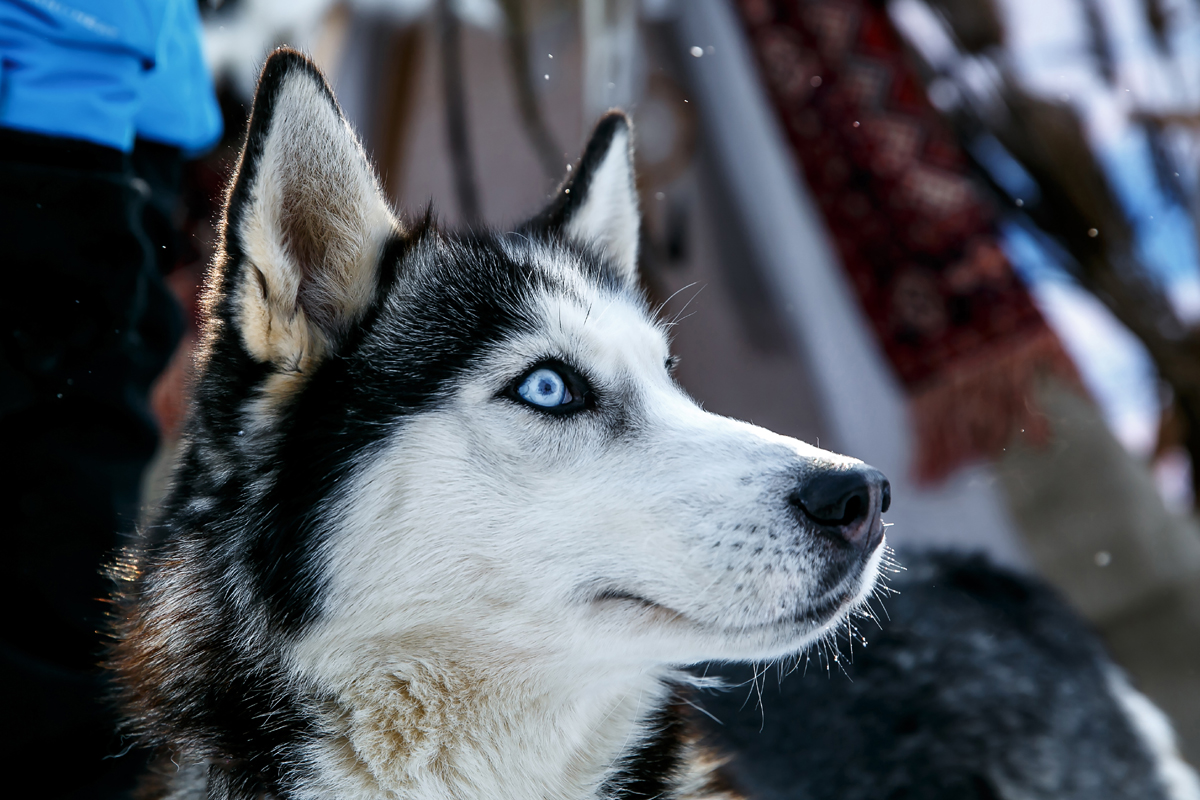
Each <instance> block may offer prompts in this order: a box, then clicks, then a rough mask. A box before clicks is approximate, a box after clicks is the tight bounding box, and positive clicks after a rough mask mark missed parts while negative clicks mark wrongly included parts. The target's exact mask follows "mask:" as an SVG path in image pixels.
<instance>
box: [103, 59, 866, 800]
mask: <svg viewBox="0 0 1200 800" xmlns="http://www.w3.org/2000/svg"><path fill="white" fill-rule="evenodd" d="M630 148H631V130H630V126H629V123H628V121H627V120H626V118H625V117H624V116H623V115H621V114H619V113H613V114H610V115H609V116H607V117H605V118H604V119H603V120H602V121H601V122H600V123H599V125H598V127H597V129H596V132H595V134H594V135H593V137H592V139H591V141H590V143H589V144H588V147H587V150H586V152H585V153H584V155H583V158H582V159H581V161H580V162H579V164H578V166H577V167H576V168H575V169H574V170H573V171H572V172H571V173H570V177H569V179H568V180H567V181H566V183H564V184H563V186H562V187H561V189H560V190H559V191H558V193H557V194H556V196H555V197H554V199H553V200H552V202H551V203H550V205H549V206H548V207H547V208H546V209H545V211H544V212H543V213H542V214H540V215H539V216H538V217H537V218H535V219H533V220H532V221H530V222H529V223H527V224H526V225H524V226H523V227H521V228H520V229H519V230H517V231H515V232H511V233H480V232H471V233H467V234H451V233H446V232H443V231H441V230H439V229H438V228H437V227H436V226H435V225H433V224H432V223H431V222H430V221H429V220H428V219H426V220H424V221H418V222H415V223H412V224H402V223H401V222H400V221H399V220H398V219H397V218H396V217H395V216H394V215H393V213H392V211H391V209H390V208H389V207H388V205H387V203H386V202H385V200H384V199H383V197H382V194H381V192H380V189H379V186H378V183H377V181H376V179H375V176H374V174H373V172H372V169H371V167H370V165H369V163H368V161H367V159H366V158H365V156H364V154H363V152H362V149H361V147H360V146H359V144H358V142H357V140H356V138H355V136H354V134H353V132H352V131H351V129H350V127H349V126H348V124H347V123H346V121H345V120H344V119H343V118H342V116H341V113H340V112H339V109H338V107H337V104H336V102H335V100H334V98H333V96H332V94H331V92H330V90H329V88H328V86H327V85H326V84H325V81H324V80H323V79H322V77H321V75H320V74H319V73H318V72H317V70H316V69H315V67H313V65H312V64H311V63H310V62H309V61H307V60H306V59H305V58H304V57H303V56H301V55H299V54H296V53H294V52H288V51H281V52H278V53H276V54H274V55H273V56H272V57H271V58H270V59H269V60H268V62H267V64H266V66H265V67H264V70H263V74H262V78H261V80H260V84H259V88H258V92H257V96H256V99H255V103H254V108H253V111H252V114H251V119H250V123H249V130H248V133H247V138H246V144H245V148H244V151H243V153H242V157H241V161H240V164H239V167H238V171H237V174H236V176H235V178H234V181H233V184H232V186H231V189H230V191H229V195H228V200H227V204H226V209H225V218H224V224H223V228H222V233H221V251H220V253H219V256H218V258H217V261H216V264H215V266H214V269H213V271H212V274H211V276H210V278H209V283H208V288H207V292H208V294H207V321H206V329H205V335H204V342H203V347H202V350H201V354H200V356H199V359H198V363H197V368H196V379H195V386H194V399H193V405H192V408H191V411H190V415H189V417H188V420H187V422H186V425H185V431H184V435H183V439H182V449H181V453H180V455H179V461H178V465H177V467H176V469H175V472H174V479H173V486H172V489H171V490H170V493H169V495H168V497H167V499H166V501H165V503H164V505H163V507H162V509H161V511H160V513H159V514H158V515H157V517H156V518H155V520H154V521H153V522H152V524H150V525H149V526H148V529H147V530H146V532H145V534H144V537H143V541H141V542H140V543H139V545H138V546H137V547H135V548H133V549H131V550H130V551H129V552H127V553H126V554H125V555H124V556H123V557H122V558H121V560H120V561H119V563H118V565H117V568H116V574H117V579H118V584H119V586H118V593H119V608H120V620H119V624H118V630H117V643H116V645H115V649H114V654H113V658H112V665H113V668H114V671H115V675H116V677H117V682H118V684H119V686H120V700H121V702H122V704H123V707H124V709H125V710H126V714H127V717H128V721H129V722H128V731H129V733H130V735H132V736H134V737H136V738H137V739H138V740H139V741H141V742H142V743H145V744H148V745H150V746H152V747H154V748H156V749H157V750H158V751H159V752H160V753H161V754H162V756H161V759H160V761H159V764H158V768H157V772H158V776H159V780H158V782H157V784H156V785H155V789H154V792H156V793H157V794H158V796H161V797H169V798H178V799H179V800H184V798H188V799H189V800H190V799H191V798H202V797H208V798H214V799H215V798H230V799H232V798H262V797H273V798H294V799H295V800H300V799H301V798H304V799H308V798H312V800H316V798H346V799H347V800H349V799H350V798H384V797H403V798H420V799H421V800H424V799H425V798H429V799H431V800H432V798H445V799H446V800H450V799H451V798H455V799H456V800H462V799H463V798H489V800H501V798H513V799H514V800H515V799H516V798H521V800H530V799H531V798H564V799H570V800H575V799H578V800H583V799H584V798H619V797H664V798H665V797H677V798H682V797H701V796H705V797H722V796H725V795H726V794H727V789H726V787H725V786H724V785H723V784H722V783H721V782H720V780H719V779H718V776H717V774H716V773H715V772H714V769H715V767H716V766H717V762H716V761H715V760H714V759H713V758H710V757H709V756H708V755H707V754H706V753H705V752H704V751H703V750H702V749H701V747H700V745H699V743H698V742H697V741H696V739H695V737H694V736H692V735H691V734H689V733H688V732H687V730H686V729H685V728H684V723H683V722H682V721H681V717H680V715H679V714H678V713H677V712H678V709H679V708H680V705H679V703H678V702H677V700H676V690H677V687H679V686H680V685H686V684H687V683H689V682H691V681H692V679H691V678H689V677H688V676H687V675H686V674H685V673H683V672H680V671H679V668H680V667H681V666H685V665H688V664H694V663H697V662H701V661H705V660H712V659H718V660H739V661H745V660H766V659H775V658H780V657H784V656H787V655H790V654H794V653H796V652H798V651H799V650H801V649H802V648H803V647H805V645H806V644H807V643H809V642H810V641H812V640H813V639H814V638H817V637H820V636H823V635H825V634H826V633H827V631H828V630H830V628H831V627H834V626H836V625H838V624H839V623H840V621H841V620H843V619H844V618H845V616H846V615H847V614H848V613H849V612H850V611H851V610H852V609H854V608H855V607H857V606H858V605H859V604H860V603H861V602H862V601H863V598H864V597H866V596H867V595H868V594H869V593H870V592H871V591H872V587H873V586H874V583H875V578H876V574H877V571H878V565H879V563H880V559H881V558H882V553H883V549H884V548H883V544H882V540H883V524H882V521H881V516H880V515H881V513H882V512H883V511H885V510H886V507H887V503H888V500H889V498H888V487H887V483H886V481H885V480H883V477H882V476H881V475H879V473H878V472H876V471H874V470H871V469H869V468H867V467H865V466H864V465H862V464H861V463H859V462H857V461H855V460H853V459H848V458H845V457H842V456H837V455H835V454H832V453H828V452H825V451H821V450H819V449H817V448H814V447H811V446H809V445H806V444H804V443H802V442H799V441H796V440H793V439H789V438H786V437H782V436H778V435H775V434H772V433H770V432H768V431H765V430H762V429H760V428H756V427H754V426H751V425H748V424H746V423H742V422H738V421H735V420H730V419H726V418H723V417H719V416H716V415H713V414H709V413H706V412H704V411H703V410H701V409H700V408H699V407H698V406H697V405H696V404H695V403H694V402H693V401H692V400H690V399H689V398H688V397H687V396H686V395H685V394H684V393H683V392H682V391H681V390H680V388H679V387H678V386H677V385H676V383H675V382H674V380H673V379H672V377H671V374H670V366H671V360H670V356H669V353H668V347H667V339H666V336H665V330H664V327H663V326H662V325H661V324H660V323H659V322H657V321H656V320H655V319H654V317H653V315H652V314H651V313H650V310H649V309H648V308H647V305H646V302H645V300H644V298H643V296H642V294H641V292H640V290H639V288H638V281H637V276H636V268H637V252H638V230H639V213H638V204H637V195H636V191H635V188H634V176H633V168H632V160H631V150H630Z"/></svg>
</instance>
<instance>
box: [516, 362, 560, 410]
mask: <svg viewBox="0 0 1200 800" xmlns="http://www.w3.org/2000/svg"><path fill="white" fill-rule="evenodd" d="M517 394H519V395H520V396H521V399H522V400H524V401H525V402H527V403H529V404H530V405H535V406H539V407H541V408H554V407H555V406H561V405H566V404H567V403H569V402H571V399H572V398H571V393H570V392H569V391H567V382H566V381H564V380H563V377H562V376H561V375H559V374H558V373H557V372H555V371H554V370H552V369H549V368H547V367H542V368H541V369H535V370H534V371H533V372H531V373H529V376H528V377H527V378H525V380H524V381H522V382H521V385H520V386H518V387H517Z"/></svg>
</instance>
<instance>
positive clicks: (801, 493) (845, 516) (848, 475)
mask: <svg viewBox="0 0 1200 800" xmlns="http://www.w3.org/2000/svg"><path fill="white" fill-rule="evenodd" d="M788 502H789V503H790V505H791V507H792V511H793V513H794V514H795V515H796V517H797V519H798V520H799V521H800V522H801V523H807V524H809V525H816V526H817V529H818V530H819V531H820V532H821V533H823V534H825V535H826V536H828V537H830V538H832V539H834V540H835V541H838V542H844V543H846V544H848V545H850V546H851V547H853V548H854V549H856V550H859V551H861V552H863V553H870V552H872V551H873V550H874V549H875V548H876V547H877V546H878V545H879V542H880V541H882V539H883V525H882V521H881V519H880V515H881V514H883V513H884V512H885V511H887V510H888V506H890V505H891V502H892V487H891V485H890V484H889V483H888V480H887V478H885V477H884V476H883V473H882V472H880V471H879V470H877V469H875V468H874V467H868V466H867V465H865V464H861V465H856V466H852V467H849V468H846V469H831V470H824V471H821V472H816V473H814V474H811V475H808V476H806V477H805V478H804V481H803V482H802V483H801V484H800V486H799V487H798V488H796V489H795V490H793V491H792V493H791V494H790V495H788Z"/></svg>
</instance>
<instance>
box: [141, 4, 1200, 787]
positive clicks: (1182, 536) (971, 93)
mask: <svg viewBox="0 0 1200 800" xmlns="http://www.w3.org/2000/svg"><path fill="white" fill-rule="evenodd" d="M200 8H201V14H202V20H203V26H204V50H205V56H206V58H207V60H208V62H209V65H210V67H211V68H212V70H213V73H214V76H215V79H216V82H217V86H218V94H219V97H220V100H221V110H222V114H223V116H224V121H225V134H224V138H223V139H222V141H221V143H220V145H219V146H218V147H217V148H216V149H215V150H214V151H212V152H211V153H210V154H209V155H207V156H205V157H204V158H202V159H200V160H198V161H193V162H191V163H190V164H189V165H188V166H187V168H186V174H185V181H184V191H183V193H182V196H181V197H182V199H181V203H180V205H179V207H178V208H177V209H176V210H175V212H174V214H175V217H176V220H177V221H178V224H179V227H180V229H181V230H183V231H184V232H185V241H184V242H183V243H182V246H181V247H180V248H179V253H180V255H179V257H178V259H177V263H176V264H174V267H173V270H172V271H171V272H170V273H169V275H168V277H167V281H168V284H169V285H170V288H171V290H172V291H173V292H174V294H175V295H176V296H177V297H178V298H179V300H180V301H181V302H182V303H183V305H184V307H185V308H186V309H188V310H189V312H190V323H189V326H188V331H187V333H186V334H185V336H184V340H183V345H182V346H181V347H180V349H179V350H178V351H177V352H176V354H175V356H174V358H173V360H172V362H171V366H170V367H169V369H168V370H167V372H166V373H165V374H164V375H163V376H162V377H161V378H160V379H159V381H158V383H157V384H156V385H155V387H154V390H153V395H152V396H153V406H154V411H155V414H156V416H157V418H158V420H159V423H160V426H161V429H162V432H163V435H164V441H165V445H164V447H163V448H162V450H161V455H160V457H159V460H158V462H157V464H158V466H157V468H156V469H153V470H151V471H150V473H149V476H148V478H147V485H146V490H145V493H144V495H145V497H147V498H150V497H153V496H154V495H155V494H156V492H157V491H159V489H160V487H161V485H162V481H163V480H164V475H165V470H164V468H163V465H165V464H166V463H167V462H168V460H169V456H170V452H171V444H172V440H173V437H174V436H175V435H176V432H177V431H178V426H179V424H180V420H181V415H182V413H183V408H184V403H185V393H186V374H187V371H188V368H189V364H190V354H191V349H190V348H191V347H192V345H193V344H194V342H195V330H196V320H195V313H196V299H197V293H198V291H199V287H200V286H201V284H202V282H203V276H204V272H205V269H206V267H207V265H208V263H209V261H210V259H211V256H212V247H213V242H214V239H215V222H216V219H217V215H218V210H219V205H220V201H221V196H222V192H223V189H224V186H225V182H226V180H227V179H228V176H229V174H230V171H231V168H232V165H233V163H234V159H235V158H236V154H237V148H238V147H239V146H240V142H241V138H242V136H243V133H244V126H245V115H246V113H247V109H248V107H249V103H250V98H251V96H252V93H253V88H254V82H255V79H256V76H257V71H258V68H259V67H260V65H261V63H262V61H263V59H264V57H265V55H266V53H267V52H269V50H270V49H272V48H274V47H276V46H279V45H283V44H287V45H291V46H293V47H296V48H299V49H302V50H304V51H305V52H308V53H310V54H311V55H312V56H313V57H314V58H315V60H316V61H317V62H318V64H319V65H320V66H321V67H322V69H323V70H324V71H325V73H326V75H327V76H328V78H329V80H330V82H331V83H332V85H333V87H334V89H335V92H336V94H337V96H338V98H339V101H340V102H341V104H342V108H343V110H344V112H345V113H346V115H347V116H348V118H349V119H350V120H351V121H352V122H353V124H354V126H355V127H356V128H357V130H358V131H359V133H360V135H361V136H362V138H363V141H364V144H365V146H366V148H367V150H368V152H369V153H370V154H371V156H372V157H373V158H374V160H375V162H376V164H377V166H378V169H379V172H380V174H381V175H382V177H383V180H384V185H385V187H386V190H387V191H388V192H389V193H390V195H391V199H392V201H393V202H394V204H395V206H396V207H397V208H398V209H400V210H401V211H402V213H404V214H408V215H412V216H415V215H419V214H422V213H423V212H424V210H425V209H426V208H427V207H429V206H432V207H433V209H434V211H435V213H436V215H437V216H438V217H439V218H440V220H441V221H442V222H443V223H444V224H446V225H450V226H463V225H467V226H496V227H505V226H510V225H513V224H516V223H519V222H520V221H522V220H524V219H525V218H527V217H529V216H530V215H532V214H533V213H535V212H536V211H537V210H538V209H539V208H540V207H541V205H542V204H543V203H545V202H546V200H547V199H548V197H549V195H550V192H551V191H552V189H553V188H554V187H555V186H556V185H557V184H558V183H559V182H560V181H561V180H562V178H563V177H564V176H565V175H566V172H567V170H568V169H569V168H570V165H571V164H572V162H573V160H574V159H575V158H576V157H577V155H578V153H579V152H580V149H581V147H582V144H583V142H584V141H585V139H586V136H587V134H588V132H589V130H590V127H591V125H592V124H593V122H594V121H595V120H596V118H597V117H598V116H599V115H600V114H602V113H603V112H604V111H605V110H607V109H608V108H610V107H614V106H616V107H621V108H624V109H627V110H628V111H629V112H630V113H631V114H632V116H633V119H634V123H635V127H636V148H637V159H638V167H639V184H638V189H639V192H640V195H641V202H642V208H643V210H644V213H645V228H644V232H643V242H642V245H643V246H642V269H643V276H644V282H645V287H646V290H647V292H648V293H649V295H650V296H651V298H652V300H653V301H654V302H655V304H661V305H662V312H661V313H662V314H663V316H664V317H665V318H666V319H668V320H670V321H671V322H672V323H674V324H673V327H672V333H673V336H674V347H675V351H676V352H677V353H678V354H679V355H680V356H681V364H680V367H679V370H678V376H679V379H680V381H681V382H682V384H683V385H684V386H685V387H686V388H687V389H688V391H690V392H691V393H692V394H693V395H694V396H695V397H696V398H697V399H698V400H699V401H700V402H701V403H702V404H703V405H704V406H705V407H706V408H707V409H709V410H711V411H715V412H718V413H722V414H728V415H730V416H735V417H739V418H743V419H747V420H751V421H753V422H755V423H757V424H760V425H763V426H766V427H768V428H772V429H774V430H777V431H779V432H781V433H785V434H788V435H792V436H796V437H799V438H802V439H804V440H806V441H809V442H813V443H819V444H820V446H821V447H824V448H827V449H831V450H835V451H839V452H844V453H848V454H850V455H853V456H856V457H858V458H861V459H863V460H865V461H867V462H869V463H871V464H873V465H875V466H877V467H879V468H880V469H882V470H883V471H884V472H885V473H886V474H887V475H888V476H889V478H890V479H891V482H892V486H893V497H894V502H893V505H892V511H891V512H890V513H889V514H888V520H889V522H891V523H893V527H892V528H890V530H889V540H890V541H891V543H892V544H893V546H894V547H895V548H896V549H897V550H898V551H899V553H900V559H901V561H903V554H904V551H905V550H911V549H915V548H924V547H939V548H953V549H961V550H970V551H983V552H985V553H987V554H988V555H989V556H990V557H991V558H993V559H994V560H995V561H997V562H999V563H1001V564H1004V565H1007V566H1011V567H1014V568H1017V569H1019V570H1023V571H1028V572H1034V573H1037V574H1039V575H1041V576H1042V577H1044V578H1046V579H1047V580H1049V581H1050V582H1051V583H1052V584H1053V585H1054V586H1055V587H1057V589H1058V590H1059V591H1060V592H1061V593H1063V595H1064V596H1065V597H1066V598H1068V600H1069V601H1070V602H1071V603H1072V604H1073V605H1074V606H1075V608H1076V609H1077V610H1078V611H1080V612H1081V613H1082V614H1083V615H1084V616H1085V617H1086V618H1087V619H1088V620H1089V621H1090V622H1091V623H1092V624H1093V625H1095V626H1096V627H1097V628H1098V629H1099V630H1100V631H1101V633H1102V634H1103V636H1104V638H1105V639H1106V641H1107V643H1108V645H1109V647H1110V648H1111V650H1112V652H1113V653H1114V655H1115V657H1116V659H1117V660H1118V662H1119V663H1120V664H1121V665H1122V666H1123V667H1125V669H1126V670H1128V671H1129V672H1130V674H1131V675H1132V677H1133V679H1134V681H1135V683H1136V684H1137V685H1138V686H1139V687H1140V688H1141V689H1142V690H1143V691H1145V692H1146V693H1147V694H1148V695H1149V696H1150V697H1151V698H1152V699H1154V700H1155V701H1156V702H1157V703H1158V704H1159V705H1160V706H1161V707H1162V708H1163V709H1164V710H1165V711H1166V712H1167V713H1168V715H1170V716H1171V717H1172V719H1173V721H1174V722H1175V724H1176V726H1177V728H1178V732H1179V734H1180V737H1181V740H1182V747H1183V749H1184V753H1185V756H1186V757H1187V758H1188V759H1189V760H1190V761H1191V762H1192V763H1193V764H1200V528H1198V527H1197V524H1196V517H1195V506H1196V501H1197V498H1198V497H1200V493H1198V492H1197V491H1196V487H1197V485H1198V480H1200V471H1197V470H1194V469H1193V462H1194V459H1195V458H1196V457H1197V456H1198V455H1200V330H1198V329H1197V328H1196V324H1197V322H1200V267H1198V256H1197V253H1198V250H1200V248H1198V246H1197V230H1198V228H1197V220H1198V218H1200V158H1198V156H1200V3H1197V2H1195V0H930V1H929V2H926V0H891V2H883V0H875V1H872V2H868V1H866V0H836V1H835V0H791V1H790V2H770V1H769V0H739V1H737V2H735V1H734V0H353V1H351V0H340V1H339V2H330V1H329V0H226V2H219V0H202V2H201V4H200Z"/></svg>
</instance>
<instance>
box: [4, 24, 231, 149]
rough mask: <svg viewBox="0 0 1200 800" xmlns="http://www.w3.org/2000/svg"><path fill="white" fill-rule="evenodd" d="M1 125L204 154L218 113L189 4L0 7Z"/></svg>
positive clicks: (217, 128) (215, 132)
mask: <svg viewBox="0 0 1200 800" xmlns="http://www.w3.org/2000/svg"><path fill="white" fill-rule="evenodd" d="M0 126H4V127H9V128H17V129H20V130H24V131H31V132H34V133H43V134H49V135H52V136H65V137H69V138H73V139H85V140H87V141H91V142H96V143H97V144H102V145H106V146H108V147H113V148H116V149H118V150H123V151H126V152H128V151H129V150H131V149H132V148H133V140H134V137H135V136H142V137H144V138H147V139H153V140H154V141H157V142H161V143H163V144H168V145H173V146H176V147H179V148H182V149H183V150H185V151H187V152H189V153H198V152H202V151H204V150H206V149H208V148H209V147H211V146H212V145H213V144H215V143H216V141H217V140H218V139H219V138H220V136H221V112H220V109H219V107H218V106H217V101H216V96H215V93H214V92H213V85H212V78H211V77H210V75H209V73H208V69H207V67H206V66H205V63H204V58H203V54H202V53H201V49H200V16H199V12H198V10H197V8H196V2H195V0H0Z"/></svg>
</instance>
